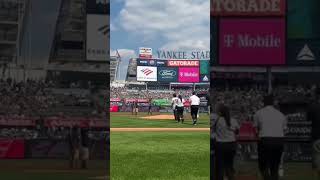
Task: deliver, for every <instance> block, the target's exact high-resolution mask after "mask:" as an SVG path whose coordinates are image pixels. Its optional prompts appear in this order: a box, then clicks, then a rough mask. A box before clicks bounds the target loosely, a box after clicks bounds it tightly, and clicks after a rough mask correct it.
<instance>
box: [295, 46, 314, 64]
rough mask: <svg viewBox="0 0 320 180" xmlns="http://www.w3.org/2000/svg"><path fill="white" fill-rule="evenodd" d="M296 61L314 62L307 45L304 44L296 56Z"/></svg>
mask: <svg viewBox="0 0 320 180" xmlns="http://www.w3.org/2000/svg"><path fill="white" fill-rule="evenodd" d="M297 60H298V61H314V60H315V56H314V54H313V53H312V51H311V50H310V48H309V46H308V45H307V44H305V45H304V47H303V48H302V49H301V51H300V52H299V54H298V56H297Z"/></svg>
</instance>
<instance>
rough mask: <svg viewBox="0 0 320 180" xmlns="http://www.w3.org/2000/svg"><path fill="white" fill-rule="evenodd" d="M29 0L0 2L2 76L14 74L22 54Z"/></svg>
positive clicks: (4, 0)
mask: <svg viewBox="0 0 320 180" xmlns="http://www.w3.org/2000/svg"><path fill="white" fill-rule="evenodd" d="M29 5H30V1H29V0H2V1H1V2H0V70H1V76H0V77H2V78H7V77H10V76H12V74H14V72H13V71H14V69H16V68H17V67H16V66H17V64H18V59H19V55H20V48H21V40H22V36H23V31H24V29H25V22H26V15H27V13H28V7H29Z"/></svg>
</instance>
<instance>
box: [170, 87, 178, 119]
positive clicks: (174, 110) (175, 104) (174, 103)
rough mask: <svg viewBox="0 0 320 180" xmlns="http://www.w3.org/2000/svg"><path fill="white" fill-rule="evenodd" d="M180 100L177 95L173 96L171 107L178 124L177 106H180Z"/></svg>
mask: <svg viewBox="0 0 320 180" xmlns="http://www.w3.org/2000/svg"><path fill="white" fill-rule="evenodd" d="M178 101H179V98H178V97H177V94H176V93H174V94H173V98H172V100H171V106H172V110H173V115H174V120H175V121H177V122H178V112H177V104H178Z"/></svg>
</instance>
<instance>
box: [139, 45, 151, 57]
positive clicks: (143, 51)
mask: <svg viewBox="0 0 320 180" xmlns="http://www.w3.org/2000/svg"><path fill="white" fill-rule="evenodd" d="M139 58H152V48H145V47H141V48H139Z"/></svg>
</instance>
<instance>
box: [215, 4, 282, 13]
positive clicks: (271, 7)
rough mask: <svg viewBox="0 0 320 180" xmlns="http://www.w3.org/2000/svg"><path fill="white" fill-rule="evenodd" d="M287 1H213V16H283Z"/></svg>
mask: <svg viewBox="0 0 320 180" xmlns="http://www.w3.org/2000/svg"><path fill="white" fill-rule="evenodd" d="M285 7H286V1H285V0H211V15H212V16H283V15H284V14H285Z"/></svg>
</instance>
